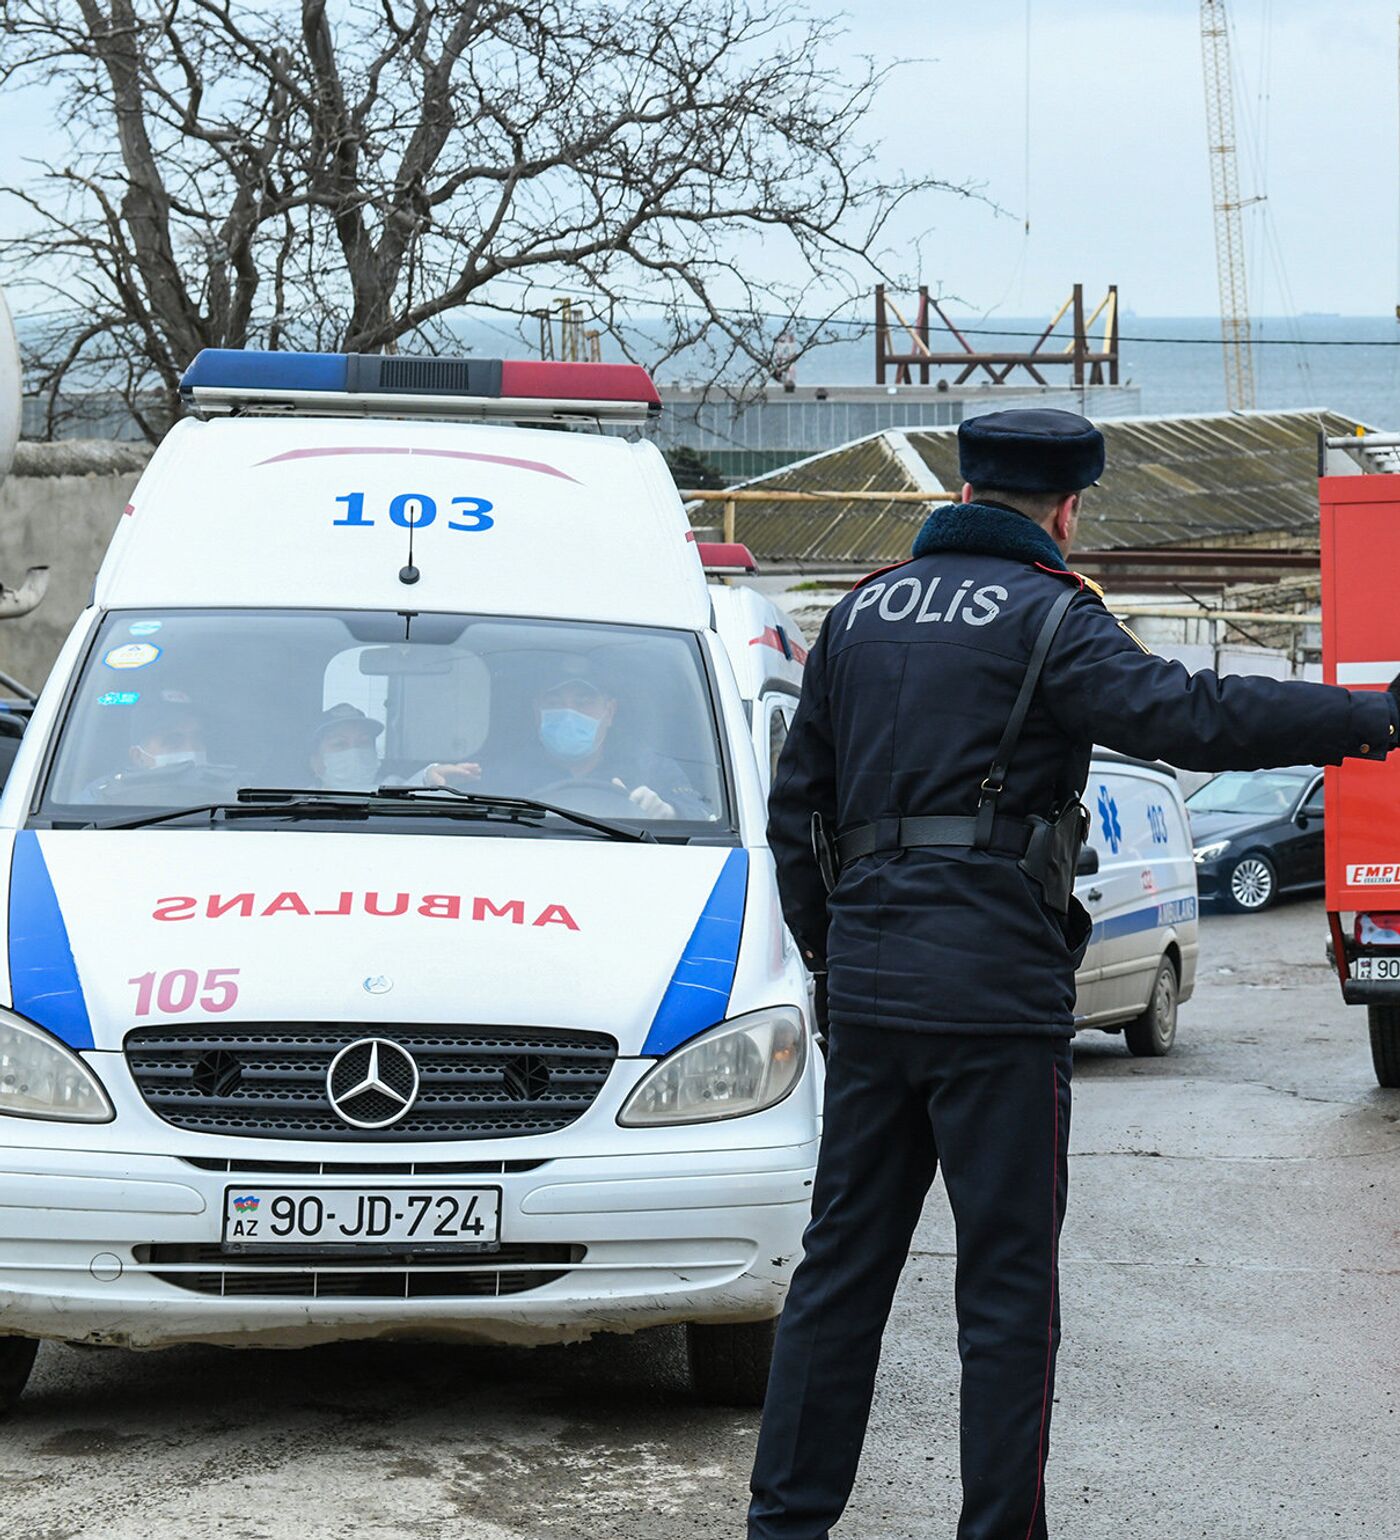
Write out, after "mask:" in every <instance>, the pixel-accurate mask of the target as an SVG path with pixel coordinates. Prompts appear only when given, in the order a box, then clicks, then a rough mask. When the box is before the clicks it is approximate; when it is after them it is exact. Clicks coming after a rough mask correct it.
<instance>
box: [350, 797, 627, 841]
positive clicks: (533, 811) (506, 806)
mask: <svg viewBox="0 0 1400 1540" xmlns="http://www.w3.org/2000/svg"><path fill="white" fill-rule="evenodd" d="M375 796H376V798H380V797H382V798H384V799H385V800H386V801H393V802H407V803H419V802H423V803H427V804H428V805H429V806H431V805H432V804H433V802H434V800H435V799H437V798H442V797H445V798H447V799H448V801H447V802H446V803H441V802H440V803H438V806H439V807H440V808H441V809H442V811H444V812H446V811H449V810H451V809H452V805H453V804H454V803H455V804H457V805H459V806H462V807H463V808H464V809H465V808H477V809H479V810H480V813H481V816H483V817H487V818H490V817H493V816H494V817H497V818H510V819H514V820H518V821H519V822H521V823H525V822H531V823H533V822H535V821H536V820H537V819H540V818H544V817H545V816H547V815H549V814H552V815H553V816H554V817H556V818H567V819H568V820H569V822H570V823H576V824H581V825H582V826H583V827H584V828H585V829H594V830H596V831H597V832H598V833H599V834H606V835H607V836H608V838H609V839H615V840H629V841H631V842H633V843H637V844H644V845H654V844H655V843H656V836H655V835H654V834H652V833H651V831H650V830H648V829H629V828H628V827H627V826H626V825H625V824H620V823H613V822H612V821H611V820H610V819H607V818H595V817H594V816H593V814H592V813H577V812H575V811H574V809H573V808H571V807H559V806H558V805H557V804H556V803H553V802H540V801H537V800H536V799H535V798H534V797H491V796H487V795H486V794H485V793H484V792H479V791H462V790H461V789H460V788H459V787H456V786H381V787H380V788H379V790H378V791H377V792H376V793H375Z"/></svg>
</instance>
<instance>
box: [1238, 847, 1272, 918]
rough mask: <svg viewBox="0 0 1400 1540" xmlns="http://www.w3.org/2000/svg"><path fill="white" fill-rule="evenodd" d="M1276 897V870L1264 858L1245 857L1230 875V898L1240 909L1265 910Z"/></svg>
mask: <svg viewBox="0 0 1400 1540" xmlns="http://www.w3.org/2000/svg"><path fill="white" fill-rule="evenodd" d="M1273 896H1274V869H1273V867H1271V866H1270V865H1269V863H1268V862H1267V861H1266V860H1265V859H1264V858H1263V856H1243V857H1241V859H1240V860H1238V861H1236V862H1235V866H1234V870H1233V871H1232V872H1231V873H1230V897H1231V899H1233V900H1234V903H1235V905H1236V906H1237V907H1238V908H1240V909H1264V908H1266V907H1267V906H1268V904H1269V903H1270V901H1271V900H1272V899H1273Z"/></svg>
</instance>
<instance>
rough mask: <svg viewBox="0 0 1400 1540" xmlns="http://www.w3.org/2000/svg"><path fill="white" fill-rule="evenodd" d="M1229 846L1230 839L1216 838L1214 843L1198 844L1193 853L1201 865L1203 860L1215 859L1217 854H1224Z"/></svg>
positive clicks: (1197, 862)
mask: <svg viewBox="0 0 1400 1540" xmlns="http://www.w3.org/2000/svg"><path fill="white" fill-rule="evenodd" d="M1229 848H1230V841H1229V840H1216V842H1215V843H1214V844H1213V845H1197V846H1196V848H1195V849H1194V850H1193V851H1192V852H1191V854H1192V855H1193V856H1195V858H1196V864H1197V865H1200V863H1201V862H1202V861H1213V860H1215V858H1216V856H1223V855H1224V854H1225V852H1226V851H1227V850H1228V849H1229Z"/></svg>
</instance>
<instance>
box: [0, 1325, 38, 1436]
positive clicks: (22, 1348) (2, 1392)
mask: <svg viewBox="0 0 1400 1540" xmlns="http://www.w3.org/2000/svg"><path fill="white" fill-rule="evenodd" d="M38 1351H39V1344H38V1342H37V1340H36V1339H35V1338H33V1337H0V1417H3V1416H4V1415H5V1413H6V1412H8V1411H12V1410H13V1408H14V1405H15V1403H16V1402H17V1401H18V1400H19V1398H20V1396H21V1395H23V1393H24V1387H25V1386H26V1385H27V1384H28V1383H29V1375H30V1372H31V1371H32V1370H33V1368H34V1355H35V1354H36V1353H37V1352H38Z"/></svg>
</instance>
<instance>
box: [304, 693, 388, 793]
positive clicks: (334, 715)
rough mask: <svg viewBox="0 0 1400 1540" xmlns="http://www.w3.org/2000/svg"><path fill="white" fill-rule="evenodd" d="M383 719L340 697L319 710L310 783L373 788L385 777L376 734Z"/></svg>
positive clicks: (342, 788) (330, 787) (381, 728)
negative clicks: (375, 717)
mask: <svg viewBox="0 0 1400 1540" xmlns="http://www.w3.org/2000/svg"><path fill="white" fill-rule="evenodd" d="M383 731H384V724H383V722H376V721H375V720H374V718H373V717H369V716H366V715H365V714H364V712H363V711H361V710H360V709H359V707H358V706H352V705H350V704H349V703H348V702H347V701H342V702H341V703H340V704H339V705H337V706H332V707H330V709H329V710H327V711H324V712H322V713H321V720H320V721H319V722H318V723H317V724H316V729H315V731H314V732H313V733H312V735H311V754H310V763H311V774H312V777H313V784H314V785H315V786H317V787H321V788H324V789H325V790H327V791H374V790H376V789H377V788H378V787H379V786H380V785H381V784H382V783H383V780H384V777H383V774H382V773H381V770H380V760H379V748H378V742H379V735H380V734H381V733H382V732H383Z"/></svg>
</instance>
